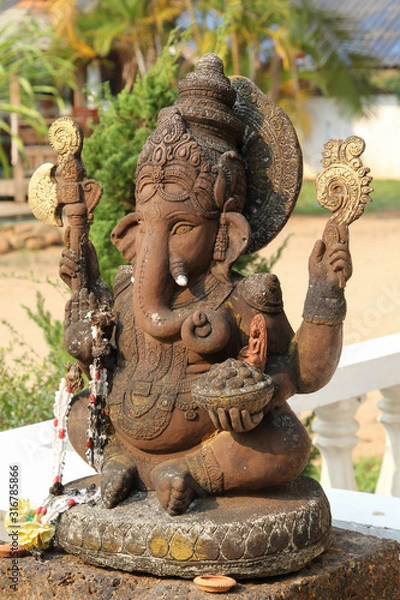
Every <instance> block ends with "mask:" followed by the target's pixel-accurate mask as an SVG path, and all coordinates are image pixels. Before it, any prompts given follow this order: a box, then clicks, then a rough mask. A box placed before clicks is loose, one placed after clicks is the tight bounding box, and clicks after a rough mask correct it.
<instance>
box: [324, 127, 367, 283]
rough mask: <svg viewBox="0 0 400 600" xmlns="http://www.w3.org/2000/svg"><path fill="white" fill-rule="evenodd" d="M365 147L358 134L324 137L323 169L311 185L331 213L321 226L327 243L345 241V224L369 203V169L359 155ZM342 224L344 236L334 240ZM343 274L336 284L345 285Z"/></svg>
mask: <svg viewBox="0 0 400 600" xmlns="http://www.w3.org/2000/svg"><path fill="white" fill-rule="evenodd" d="M364 150H365V142H364V140H363V139H362V138H360V137H358V136H355V135H353V136H350V137H348V138H347V139H346V140H344V141H343V140H340V139H334V140H328V141H327V142H326V143H325V144H324V150H323V152H322V161H321V163H322V166H323V170H322V171H321V173H320V174H319V175H318V177H317V179H316V181H315V186H316V190H317V200H318V203H319V204H320V205H321V206H322V207H323V208H327V209H328V210H330V211H331V212H332V213H333V214H332V216H331V218H330V219H329V221H328V223H327V224H326V226H325V229H324V233H323V240H324V242H325V243H326V245H327V246H330V245H332V244H333V243H336V242H339V241H342V242H347V240H348V226H349V225H350V224H351V223H352V222H353V221H355V220H356V219H358V218H359V217H361V215H362V214H363V212H364V208H365V205H366V204H367V203H368V202H371V198H370V196H369V194H370V193H371V192H373V188H372V187H370V183H371V181H372V177H371V176H370V175H369V172H370V169H369V168H368V167H364V165H363V163H362V161H361V159H360V156H361V154H362V153H363V152H364ZM340 224H342V225H344V226H345V237H346V239H343V240H339V239H338V229H337V225H340ZM345 283H346V282H345V280H344V277H342V278H341V281H340V286H341V287H342V288H343V287H344V286H345Z"/></svg>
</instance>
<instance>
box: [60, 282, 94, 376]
mask: <svg viewBox="0 0 400 600" xmlns="http://www.w3.org/2000/svg"><path fill="white" fill-rule="evenodd" d="M96 308H97V302H96V297H95V295H94V293H93V292H89V291H88V290H87V289H86V288H81V289H80V290H78V291H76V292H73V293H72V296H71V298H70V300H68V302H67V304H66V306H65V318H64V343H65V348H66V350H67V352H68V353H69V354H70V355H71V356H73V357H74V358H76V359H77V360H79V361H81V362H82V363H83V364H84V365H89V364H90V363H91V362H92V344H93V338H92V325H91V321H90V312H91V311H94V310H96Z"/></svg>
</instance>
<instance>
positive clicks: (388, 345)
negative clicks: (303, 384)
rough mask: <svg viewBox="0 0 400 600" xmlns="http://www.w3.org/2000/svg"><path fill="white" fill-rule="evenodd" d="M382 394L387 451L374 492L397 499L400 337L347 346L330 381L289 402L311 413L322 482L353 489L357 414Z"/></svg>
mask: <svg viewBox="0 0 400 600" xmlns="http://www.w3.org/2000/svg"><path fill="white" fill-rule="evenodd" d="M375 390H380V392H381V394H382V399H381V400H380V401H379V402H378V407H379V409H380V410H381V411H382V414H381V416H380V417H379V420H380V422H381V423H382V425H383V426H384V427H385V430H386V448H385V454H384V457H383V462H382V467H381V471H380V475H379V480H378V484H377V487H376V490H375V493H376V494H379V495H382V496H398V497H400V334H395V335H389V336H386V337H381V338H377V339H374V340H368V341H365V342H361V343H359V344H353V345H351V346H345V347H344V348H343V352H342V357H341V360H340V363H339V367H338V369H337V371H336V373H335V375H334V376H333V378H332V380H331V381H330V382H329V384H328V385H326V386H325V387H324V388H323V389H321V390H319V391H318V392H314V393H313V394H307V395H302V394H298V395H296V396H294V397H293V398H292V399H291V400H290V405H291V407H292V408H293V410H294V411H296V412H297V413H300V412H302V411H305V410H313V411H314V412H315V415H316V419H315V420H314V422H313V424H312V430H313V431H314V433H316V436H315V439H314V444H315V445H316V447H317V448H318V449H319V450H320V452H321V457H322V471H321V484H322V485H323V486H324V487H326V488H340V489H344V490H356V489H357V486H356V481H355V477H354V470H353V462H352V452H353V450H354V448H355V446H356V445H357V443H358V437H357V435H356V432H357V430H358V423H357V421H356V419H355V414H356V411H357V409H358V407H359V406H360V404H361V402H362V399H363V397H364V395H365V394H366V393H367V392H371V391H375Z"/></svg>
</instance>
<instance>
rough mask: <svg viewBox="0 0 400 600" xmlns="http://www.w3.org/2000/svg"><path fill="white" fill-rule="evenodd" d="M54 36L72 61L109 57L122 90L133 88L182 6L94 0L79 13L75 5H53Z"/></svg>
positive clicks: (58, 0) (59, 1)
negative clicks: (117, 69)
mask: <svg viewBox="0 0 400 600" xmlns="http://www.w3.org/2000/svg"><path fill="white" fill-rule="evenodd" d="M51 4H52V11H51V12H52V15H53V19H54V24H55V27H56V31H57V33H58V34H61V35H62V36H63V37H64V40H66V41H67V43H68V44H69V49H70V52H72V56H73V60H75V61H76V62H77V63H88V62H90V61H91V60H93V59H95V58H96V59H104V60H107V58H108V57H109V56H110V55H111V54H114V56H116V59H117V62H118V64H119V65H120V67H121V78H122V85H123V87H124V86H127V88H128V89H131V88H132V85H133V83H134V82H135V79H136V75H137V73H139V74H140V76H142V77H143V76H144V75H145V74H146V73H147V71H148V70H149V68H150V67H151V66H152V65H153V64H154V62H155V60H156V58H157V56H158V55H159V54H160V53H161V50H162V47H163V45H164V44H165V42H166V41H167V38H168V32H169V31H170V30H171V29H173V27H174V26H175V21H176V19H177V18H178V16H179V15H180V14H181V13H182V11H183V10H184V8H185V1H184V0H172V1H171V0H113V1H112V2H109V0H95V2H94V3H92V4H91V10H86V11H82V10H78V8H77V4H76V0H52V3H51Z"/></svg>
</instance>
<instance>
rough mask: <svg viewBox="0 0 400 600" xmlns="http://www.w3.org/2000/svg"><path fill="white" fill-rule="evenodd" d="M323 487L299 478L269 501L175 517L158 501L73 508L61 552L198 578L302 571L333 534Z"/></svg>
mask: <svg viewBox="0 0 400 600" xmlns="http://www.w3.org/2000/svg"><path fill="white" fill-rule="evenodd" d="M330 522H331V519H330V510H329V504H328V500H327V498H326V496H325V494H324V492H323V490H322V488H321V486H320V485H319V484H318V483H317V482H316V481H314V480H313V479H309V478H307V477H299V478H298V479H297V480H295V481H294V482H293V483H291V484H290V485H289V486H287V487H286V488H285V489H282V490H280V491H275V492H269V493H268V494H266V495H265V496H257V497H256V496H249V497H243V496H242V497H229V496H228V497H218V498H212V497H210V498H207V499H204V500H198V501H196V502H195V503H194V505H193V506H192V507H191V510H190V512H189V513H186V514H184V515H181V516H179V517H171V516H169V515H168V514H167V513H166V512H165V511H164V510H163V509H162V508H161V507H160V505H159V503H158V501H157V498H156V497H155V494H154V493H149V494H144V493H142V494H137V495H135V496H132V497H131V498H129V499H128V500H127V501H126V502H124V503H123V504H121V505H120V506H118V507H116V508H114V509H112V510H109V509H104V508H101V507H100V506H96V507H90V506H84V505H80V506H75V507H73V508H72V509H70V510H69V511H67V512H66V513H64V514H63V515H62V517H61V519H60V522H59V525H58V528H57V532H58V539H59V543H60V544H61V546H62V547H63V548H64V549H65V550H66V551H67V552H69V553H71V554H75V555H77V556H79V557H81V558H83V560H84V561H86V562H89V563H91V564H94V565H99V566H103V567H109V568H113V569H122V570H124V571H139V572H146V573H151V574H153V575H162V576H177V577H181V578H192V577H195V576H196V575H200V574H227V575H231V576H232V577H237V578H239V579H249V578H254V577H265V576H271V575H278V574H282V573H288V572H292V571H297V570H299V569H301V568H302V567H304V566H305V565H306V564H307V563H309V562H310V561H311V560H312V559H313V558H315V557H316V556H318V555H319V554H321V552H323V551H324V549H325V546H326V543H327V538H328V533H329V529H330Z"/></svg>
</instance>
